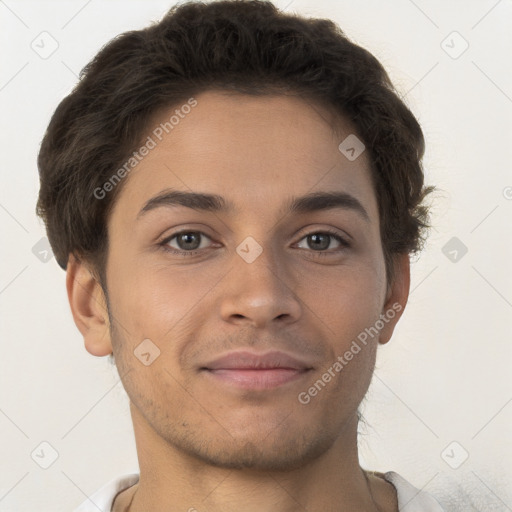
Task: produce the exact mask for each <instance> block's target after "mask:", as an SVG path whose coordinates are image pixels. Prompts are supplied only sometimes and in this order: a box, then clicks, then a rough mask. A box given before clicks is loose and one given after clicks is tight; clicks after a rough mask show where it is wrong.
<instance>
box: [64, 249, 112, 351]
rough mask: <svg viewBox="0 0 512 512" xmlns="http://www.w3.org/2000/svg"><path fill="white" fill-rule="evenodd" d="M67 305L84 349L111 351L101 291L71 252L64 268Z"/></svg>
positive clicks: (105, 307) (89, 272)
mask: <svg viewBox="0 0 512 512" xmlns="http://www.w3.org/2000/svg"><path fill="white" fill-rule="evenodd" d="M66 289H67V293H68V300H69V305H70V307H71V312H72V314H73V320H74V321H75V324H76V326H77V327H78V330H79V331H80V332H81V333H82V336H83V337H84V344H85V348H86V350H87V351H88V352H89V353H90V354H92V355H94V356H98V357H101V356H107V355H109V354H111V353H112V343H111V339H110V329H109V318H108V311H107V303H106V300H105V294H104V293H103V289H102V287H101V285H100V283H99V282H98V280H97V278H96V277H95V276H94V275H93V274H92V272H91V271H90V270H89V268H88V267H87V266H86V265H85V264H84V263H83V262H82V261H79V260H77V259H76V258H75V257H74V256H73V255H72V254H70V256H69V261H68V265H67V269H66Z"/></svg>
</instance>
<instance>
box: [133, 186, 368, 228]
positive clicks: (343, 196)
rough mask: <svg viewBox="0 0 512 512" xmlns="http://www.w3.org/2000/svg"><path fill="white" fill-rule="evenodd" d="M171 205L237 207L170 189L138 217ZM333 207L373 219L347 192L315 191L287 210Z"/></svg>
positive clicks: (212, 196) (219, 199) (207, 196)
mask: <svg viewBox="0 0 512 512" xmlns="http://www.w3.org/2000/svg"><path fill="white" fill-rule="evenodd" d="M170 206H184V207H186V208H191V209H193V210H198V211H204V212H214V213H232V212H233V211H235V210H236V208H235V206H234V204H233V203H232V202H230V201H228V200H226V199H225V198H224V197H222V196H220V195H217V194H206V193H201V192H185V191H182V190H171V189H167V190H164V191H162V192H161V193H160V194H158V195H156V196H155V197H152V198H151V199H149V201H147V202H146V203H145V204H144V206H143V207H142V209H141V210H140V212H139V213H138V215H137V219H139V218H141V217H142V216H143V215H145V214H146V213H147V212H149V211H151V210H155V209H156V208H160V207H170ZM332 209H343V210H352V211H354V212H356V213H357V214H359V215H360V216H361V217H362V218H363V219H364V220H365V221H367V222H369V221H370V216H369V215H368V212H367V211H366V209H365V208H364V206H363V205H362V204H361V202H360V201H359V200H358V199H357V198H355V197H354V196H353V195H351V194H348V193H347V192H312V193H310V194H306V195H304V196H300V197H292V198H291V199H290V200H289V201H288V203H287V204H286V205H285V207H284V211H285V212H288V213H299V214H305V213H313V212H318V211H323V210H332Z"/></svg>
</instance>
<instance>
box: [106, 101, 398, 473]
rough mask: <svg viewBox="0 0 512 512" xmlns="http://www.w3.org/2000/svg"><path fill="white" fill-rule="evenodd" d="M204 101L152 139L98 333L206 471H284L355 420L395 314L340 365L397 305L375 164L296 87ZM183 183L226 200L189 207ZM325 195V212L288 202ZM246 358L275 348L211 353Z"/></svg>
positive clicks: (132, 385)
mask: <svg viewBox="0 0 512 512" xmlns="http://www.w3.org/2000/svg"><path fill="white" fill-rule="evenodd" d="M196 100H197V105H196V106H195V107H194V108H193V109H191V112H190V113H189V114H187V115H186V116H184V117H183V118H182V119H180V121H179V124H177V125H175V126H174V128H173V129H172V132H170V133H169V134H168V135H167V136H165V137H163V138H162V140H161V141H159V140H158V139H156V138H155V137H153V138H154V139H155V141H156V142H157V144H156V147H154V148H153V149H151V151H150V152H149V154H148V155H147V156H146V157H145V158H144V159H143V160H142V161H141V162H140V163H139V164H138V165H137V166H136V168H134V169H133V171H131V173H130V175H129V176H128V177H127V178H125V179H126V180H127V181H126V183H124V186H123V189H122V192H121V193H120V195H119V198H118V201H117V202H116V204H115V207H114V209H113V211H112V214H111V216H110V218H109V223H108V236H109V253H108V262H107V267H106V275H107V282H108V298H109V308H110V319H111V325H110V330H109V334H108V335H107V336H106V337H105V341H104V342H105V343H109V344H111V346H112V349H113V352H114V356H115V361H116V364H117V367H118V370H119V374H120V375H121V377H122V380H123V385H124V386H125V389H126V391H127V393H128V395H129V397H130V399H131V402H132V412H133V411H135V414H134V422H137V423H138V427H139V428H140V429H145V430H146V431H147V432H150V431H151V432H152V434H156V435H157V436H158V437H159V438H160V439H162V440H164V441H165V442H166V444H167V445H168V446H170V447H173V448H175V449H178V450H180V451H181V452H184V453H186V454H189V455H191V456H193V457H195V458H197V459H200V460H203V461H206V462H208V463H210V464H213V465H216V466H221V467H238V468H242V467H245V468H253V469H261V470H271V469H274V470H275V469H290V468H293V467H296V466H297V465H300V464H303V463H304V462H305V461H307V460H309V459H314V458H315V457H318V456H319V455H320V454H321V453H323V452H325V451H326V450H328V449H329V448H330V447H332V446H333V445H334V443H336V441H337V440H338V438H339V436H340V432H342V431H343V427H344V426H345V425H347V424H349V423H350V422H352V421H353V419H354V418H355V417H356V414H357V407H358V405H359V403H360V402H361V400H362V399H363V397H364V394H365V393H366V390H367V388H368V385H369V382H370V379H371V376H372V372H373V368H374V361H375V352H376V346H377V343H378V340H379V336H380V337H381V342H382V341H387V340H384V339H383V338H389V336H390V334H389V331H390V329H391V331H392V327H393V325H394V323H395V321H396V319H397V317H395V318H394V319H393V320H389V322H387V323H386V326H385V327H384V330H383V331H382V332H380V333H379V335H377V336H374V337H373V338H372V337H369V338H368V340H367V342H366V344H362V343H361V342H360V343H359V344H358V345H359V348H360V350H359V351H358V352H357V353H355V354H354V352H355V349H354V350H353V351H352V352H353V357H352V358H351V360H350V361H347V358H344V361H345V363H344V364H343V368H342V369H341V371H340V370H339V366H337V367H336V365H335V363H336V362H337V361H338V362H339V361H340V360H339V356H341V357H343V355H344V354H345V353H346V352H347V351H350V349H351V347H354V345H353V342H354V340H358V336H359V340H361V339H362V338H361V333H363V332H368V331H365V329H369V328H370V327H372V326H375V325H376V324H378V321H379V319H380V318H381V316H380V315H382V314H385V313H386V308H389V307H390V303H389V301H390V297H389V294H388V292H389V290H388V288H387V286H386V272H385V264H384V257H383V252H382V244H381V239H380V231H379V216H378V209H377V200H376V196H375V193H374V188H373V186H372V181H371V175H370V168H369V161H368V159H367V154H366V152H363V153H362V154H361V155H360V156H359V157H358V158H356V159H355V160H353V161H351V160H349V159H348V158H347V157H346V156H345V155H344V154H342V153H341V152H340V150H339V149H338V145H339V144H340V142H341V141H343V140H344V139H345V138H346V137H347V136H349V135H350V134H353V133H354V130H353V128H351V126H350V125H349V124H348V123H346V122H343V121H339V122H338V125H337V133H338V135H335V132H334V131H333V129H332V126H331V123H330V122H329V119H330V118H329V112H328V111H325V110H322V109H321V108H320V107H319V106H314V107H313V106H312V105H311V104H310V103H308V102H305V101H303V100H302V99H300V98H298V97H286V96H264V97H250V96H246V95H238V94H226V93H222V92H214V91H209V92H206V93H203V94H201V95H198V96H197V97H196ZM173 110H174V109H170V110H169V112H164V113H161V116H159V117H158V118H155V126H158V125H159V123H160V122H163V121H165V120H168V119H169V117H170V116H171V115H172V113H173ZM150 135H151V134H150ZM176 191H178V192H184V193H187V194H188V193H198V194H199V193H201V194H208V195H215V196H221V199H219V198H217V199H219V200H218V201H217V202H219V203H222V204H217V205H216V206H218V207H219V208H213V205H214V201H213V200H209V201H206V204H203V203H204V201H203V202H201V201H199V199H197V198H196V199H195V203H194V205H192V204H191V203H190V202H189V203H187V204H188V205H189V206H188V207H187V206H185V205H184V204H180V201H178V202H177V200H176V195H172V193H173V192H176ZM322 193H329V194H336V198H337V199H336V200H333V201H332V202H331V203H330V204H331V206H332V207H331V208H326V207H325V206H326V204H328V203H327V201H326V200H325V198H324V199H323V200H321V201H320V202H318V201H316V202H315V201H314V200H310V201H305V200H302V201H301V202H300V203H298V199H299V198H303V197H304V196H307V195H311V194H322ZM166 194H167V195H166ZM333 197H334V196H333ZM155 198H157V199H155ZM185 199H186V198H185ZM185 199H184V197H183V196H181V203H184V202H185ZM293 201H295V202H296V203H297V204H296V206H297V207H296V208H293V209H291V210H290V205H291V204H292V202H293ZM190 206H194V207H190ZM205 206H207V207H206V208H205ZM220 206H224V207H223V208H220ZM397 316H398V315H397ZM381 323H382V322H381ZM383 333H384V334H383ZM107 338H108V339H107ZM144 340H146V341H144ZM148 340H150V341H148ZM143 341H144V343H143ZM141 343H143V344H142V345H141ZM240 351H244V352H249V353H250V354H252V355H256V356H258V355H261V354H268V353H270V352H276V351H277V352H281V353H282V354H280V355H279V354H278V355H275V354H274V356H272V354H271V355H270V356H269V360H268V361H267V363H269V361H270V363H269V364H267V365H263V368H262V367H261V365H260V368H259V369H255V368H254V365H253V366H252V367H251V368H249V367H250V366H251V365H250V364H249V363H250V362H251V361H249V360H248V359H247V358H244V357H243V356H240V355H238V356H236V355H235V356H233V357H232V358H231V359H230V358H229V357H228V358H227V359H225V360H222V361H216V360H218V359H219V358H223V357H224V356H229V354H230V353H232V352H240ZM134 352H135V353H134ZM137 354H138V356H137ZM141 354H142V355H141ZM283 354H284V355H283ZM286 357H288V359H287V358H286ZM290 358H291V359H290ZM141 360H142V361H145V363H146V364H144V363H143V362H141ZM248 361H249V363H248ZM252 362H253V363H254V361H252ZM340 364H341V363H340ZM269 366H270V367H273V369H272V368H269ZM329 369H330V371H329ZM326 373H328V374H329V375H330V379H329V378H328V377H327V378H326V377H325V374H326ZM322 376H324V377H323V378H322ZM319 380H321V381H322V382H323V385H322V384H319ZM315 383H316V388H315ZM312 388H315V389H316V392H315V391H310V390H311V389H312ZM308 397H309V399H308ZM136 428H137V425H136Z"/></svg>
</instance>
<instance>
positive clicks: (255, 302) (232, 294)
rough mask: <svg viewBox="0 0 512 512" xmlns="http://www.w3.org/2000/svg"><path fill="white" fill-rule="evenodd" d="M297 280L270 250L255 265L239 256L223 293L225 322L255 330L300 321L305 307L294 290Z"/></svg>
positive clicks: (235, 258) (222, 307) (235, 259)
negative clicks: (248, 326)
mask: <svg viewBox="0 0 512 512" xmlns="http://www.w3.org/2000/svg"><path fill="white" fill-rule="evenodd" d="M296 281H297V279H296V278H295V279H294V278H293V277H292V276H291V272H290V270H289V269H286V268H285V263H284V262H283V261H277V258H276V257H275V256H274V255H272V254H271V251H270V250H269V249H265V250H263V252H262V253H261V254H260V255H259V256H258V257H257V258H256V259H255V260H254V261H252V262H251V263H248V262H247V261H245V260H244V259H243V258H241V257H240V256H239V255H238V254H237V253H235V254H234V256H233V261H232V264H231V270H230V272H229V273H228V275H227V276H226V279H225V280H224V283H223V284H224V286H223V289H222V291H221V293H222V299H221V306H220V313H221V316H222V319H223V320H224V321H226V322H229V323H232V324H237V325H239V326H247V325H250V326H251V327H254V328H266V327H276V323H277V324H281V325H285V324H292V323H294V322H297V321H298V320H299V318H300V317H301V315H302V311H303V307H302V304H301V301H300V300H299V298H298V297H297V295H296V293H295V291H294V289H295V288H296V285H295V284H294V283H296Z"/></svg>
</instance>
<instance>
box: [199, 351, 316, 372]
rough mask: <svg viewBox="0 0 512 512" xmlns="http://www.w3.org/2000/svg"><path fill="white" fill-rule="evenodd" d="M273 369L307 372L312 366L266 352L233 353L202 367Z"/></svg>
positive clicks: (277, 353) (292, 357) (305, 362)
mask: <svg viewBox="0 0 512 512" xmlns="http://www.w3.org/2000/svg"><path fill="white" fill-rule="evenodd" d="M275 368H283V369H285V368H286V369H290V370H309V369H311V368H312V366H311V365H310V364H309V363H308V362H307V361H304V360H302V359H299V358H297V357H294V356H292V355H290V354H287V353H285V352H281V351H272V352H266V353H264V354H257V353H254V352H248V351H234V352H229V353H227V354H225V355H223V356H221V357H219V358H217V359H215V360H213V361H211V362H209V363H207V364H206V365H205V366H204V367H203V369H207V370H220V369H230V370H233V369H237V370H243V369H249V370H250V369H260V370H264V369H275Z"/></svg>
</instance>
